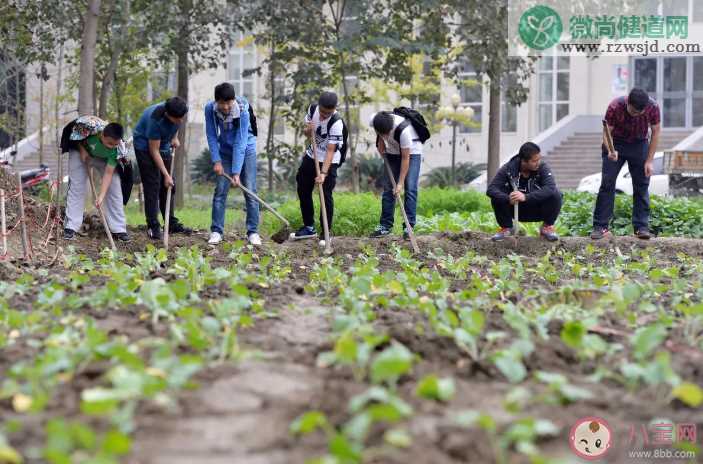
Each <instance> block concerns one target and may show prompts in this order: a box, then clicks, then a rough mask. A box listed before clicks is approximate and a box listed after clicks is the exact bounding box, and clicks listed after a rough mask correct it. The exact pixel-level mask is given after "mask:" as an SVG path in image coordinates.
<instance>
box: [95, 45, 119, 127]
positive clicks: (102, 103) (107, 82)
mask: <svg viewBox="0 0 703 464" xmlns="http://www.w3.org/2000/svg"><path fill="white" fill-rule="evenodd" d="M119 58H120V52H119V49H118V45H115V44H113V45H112V51H111V53H110V64H109V65H108V66H107V71H105V78H104V79H103V82H102V85H101V86H100V100H99V104H98V116H99V117H100V118H101V119H105V118H107V103H108V101H109V100H110V94H111V93H112V84H113V82H114V81H115V72H116V71H117V63H118V62H119Z"/></svg>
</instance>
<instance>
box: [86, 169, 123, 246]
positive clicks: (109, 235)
mask: <svg viewBox="0 0 703 464" xmlns="http://www.w3.org/2000/svg"><path fill="white" fill-rule="evenodd" d="M88 179H89V180H90V190H91V191H92V192H93V202H97V201H98V195H97V194H96V193H95V182H93V168H92V167H89V168H88ZM98 213H100V221H102V223H103V229H105V235H107V240H108V241H109V242H110V247H112V249H113V250H116V249H117V247H116V246H115V241H114V240H113V239H112V233H111V232H110V228H109V227H108V226H107V219H105V213H104V212H103V205H100V206H99V207H98Z"/></svg>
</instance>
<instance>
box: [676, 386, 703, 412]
mask: <svg viewBox="0 0 703 464" xmlns="http://www.w3.org/2000/svg"><path fill="white" fill-rule="evenodd" d="M671 395H672V396H673V397H674V398H677V399H679V400H681V401H682V402H683V403H685V404H686V405H688V406H690V407H692V408H697V407H698V406H700V405H701V404H703V390H701V388H700V387H699V386H698V385H695V384H692V383H689V382H684V383H682V384H681V385H679V386H678V387H676V388H674V390H673V391H672V392H671Z"/></svg>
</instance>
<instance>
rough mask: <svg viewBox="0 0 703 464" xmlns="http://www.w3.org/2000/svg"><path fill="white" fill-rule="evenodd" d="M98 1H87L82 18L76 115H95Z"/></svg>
mask: <svg viewBox="0 0 703 464" xmlns="http://www.w3.org/2000/svg"><path fill="white" fill-rule="evenodd" d="M99 17H100V0H88V8H86V10H85V15H84V17H83V35H82V38H81V68H80V78H79V84H78V114H79V115H85V114H94V113H95V104H94V101H95V93H94V90H95V89H94V80H95V78H94V77H95V45H96V42H97V38H98V18H99Z"/></svg>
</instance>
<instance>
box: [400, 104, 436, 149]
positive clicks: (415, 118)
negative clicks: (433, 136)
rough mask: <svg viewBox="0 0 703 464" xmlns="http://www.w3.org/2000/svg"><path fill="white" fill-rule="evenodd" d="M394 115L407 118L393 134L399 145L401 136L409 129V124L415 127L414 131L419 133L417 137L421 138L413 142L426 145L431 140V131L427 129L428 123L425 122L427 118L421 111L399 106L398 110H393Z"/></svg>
mask: <svg viewBox="0 0 703 464" xmlns="http://www.w3.org/2000/svg"><path fill="white" fill-rule="evenodd" d="M393 114H397V115H398V116H402V117H403V118H405V121H403V122H401V123H400V124H398V127H396V128H395V132H394V133H393V138H394V139H395V141H396V142H398V143H399V144H400V134H401V133H402V132H403V130H405V128H406V127H408V125H409V124H412V125H413V129H415V132H417V136H418V137H419V138H418V139H416V140H413V142H420V143H425V142H426V141H427V139H429V138H430V129H429V128H428V127H427V121H425V118H424V117H423V116H422V114H421V113H420V112H419V111H416V110H414V109H412V108H408V107H405V106H399V107H398V108H394V109H393Z"/></svg>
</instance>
